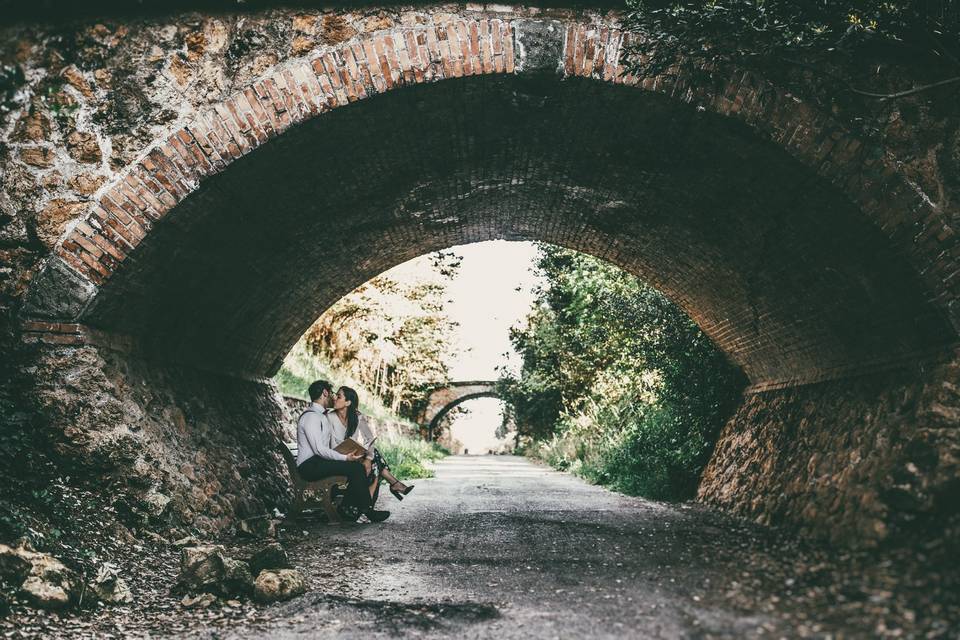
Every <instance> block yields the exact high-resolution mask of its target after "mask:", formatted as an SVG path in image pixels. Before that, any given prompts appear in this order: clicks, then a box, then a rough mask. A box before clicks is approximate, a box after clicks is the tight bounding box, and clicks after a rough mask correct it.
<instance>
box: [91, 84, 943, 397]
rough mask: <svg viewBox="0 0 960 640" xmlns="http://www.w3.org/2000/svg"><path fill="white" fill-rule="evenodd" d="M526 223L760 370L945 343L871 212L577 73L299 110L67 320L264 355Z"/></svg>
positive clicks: (196, 349)
mask: <svg viewBox="0 0 960 640" xmlns="http://www.w3.org/2000/svg"><path fill="white" fill-rule="evenodd" d="M501 238H503V239H517V240H520V239H522V240H542V241H546V242H551V243H555V244H558V245H562V246H565V247H569V248H573V249H577V250H579V251H583V252H585V253H589V254H591V255H594V256H597V257H600V258H603V259H606V260H609V261H611V262H613V263H615V264H617V265H619V266H621V267H623V268H624V269H626V270H628V271H629V272H631V273H634V274H636V275H638V276H640V277H642V278H644V279H646V280H647V281H649V282H650V283H651V284H653V285H654V286H656V287H657V288H659V289H661V290H662V291H664V292H665V293H666V294H667V295H668V296H670V297H671V298H672V299H674V300H675V301H676V302H677V303H679V304H680V305H681V306H682V307H683V308H684V309H685V310H686V311H687V312H688V313H690V314H691V316H692V317H693V318H694V319H695V321H697V322H698V323H699V324H700V326H701V327H702V328H703V329H704V330H705V331H706V333H707V334H708V335H709V336H710V337H711V338H712V339H713V340H714V341H716V343H717V344H718V345H719V346H720V348H721V349H723V350H724V351H725V352H726V353H727V354H728V355H729V357H730V358H731V359H732V360H733V361H734V362H735V363H736V364H738V365H739V366H741V367H742V368H743V370H744V371H745V373H746V374H747V375H748V377H749V378H750V380H751V382H752V383H754V384H761V385H762V384H779V383H792V382H804V381H811V380H816V379H822V378H824V377H829V376H830V375H834V374H840V373H842V372H846V371H849V370H851V368H856V367H863V366H869V365H872V364H877V363H888V362H895V361H898V360H903V359H909V358H915V357H917V355H918V354H923V353H927V352H930V351H936V350H940V349H942V348H943V347H944V346H945V345H948V344H950V343H952V342H953V340H954V332H953V330H952V328H951V327H950V326H949V324H948V323H947V321H946V320H945V319H944V317H943V316H942V314H941V313H940V312H939V311H938V310H937V309H935V308H934V307H933V306H931V304H929V303H928V301H927V300H928V299H929V298H930V297H931V296H929V294H928V292H926V291H925V290H924V287H923V286H922V284H921V283H920V282H919V280H918V278H917V276H916V275H915V273H914V271H913V270H912V269H911V267H910V266H909V265H908V264H907V263H906V261H905V260H904V259H903V258H902V257H900V256H899V255H898V254H897V253H896V252H895V251H894V250H893V249H892V248H891V247H890V245H889V241H888V240H887V238H886V237H885V236H883V235H882V234H881V233H880V231H879V230H878V229H876V228H875V227H874V226H873V225H872V224H871V223H869V222H868V221H866V220H865V219H864V217H863V216H862V214H861V213H860V212H859V211H858V209H857V208H856V207H855V206H854V205H853V204H852V203H851V202H850V200H849V199H848V198H846V197H845V196H844V195H843V194H842V193H840V192H839V191H838V190H837V189H835V188H834V187H832V186H831V185H830V184H828V183H827V182H826V181H825V180H823V179H822V178H820V177H818V176H817V175H815V174H814V173H812V172H811V171H810V170H808V169H807V168H805V167H804V166H803V165H801V164H800V163H799V162H798V161H797V160H795V159H793V158H792V157H791V156H790V155H788V154H787V153H786V152H784V151H783V150H782V149H780V148H778V147H777V146H775V145H774V144H772V143H770V142H768V141H764V140H761V139H759V138H758V137H757V136H756V135H755V134H754V133H753V132H752V131H751V130H750V129H749V128H747V127H746V126H745V125H743V124H742V123H739V122H737V121H734V120H731V119H729V118H724V117H721V116H718V115H715V114H710V113H704V112H700V111H698V110H696V109H695V108H693V107H691V106H688V105H685V104H681V103H677V102H676V101H673V100H671V99H669V98H667V97H665V96H662V95H659V94H652V93H647V92H642V91H639V90H636V89H634V88H630V87H624V86H619V85H610V84H604V83H600V82H596V81H591V80H584V79H579V78H573V79H567V80H563V81H561V80H559V79H557V78H555V77H543V78H540V77H535V76H533V77H515V76H480V77H471V78H462V79H454V80H447V81H444V82H441V83H437V84H433V85H420V86H413V87H405V88H401V89H397V90H394V91H391V92H389V93H387V94H384V95H379V96H374V97H370V98H368V99H366V100H363V101H360V102H358V103H354V104H351V105H349V106H346V107H341V108H339V109H336V110H334V111H332V112H330V113H327V114H324V115H323V116H321V117H317V118H314V119H312V120H310V121H307V122H305V123H303V124H300V125H297V126H295V127H293V128H291V129H289V130H288V131H287V132H285V133H284V134H282V135H280V136H279V137H278V138H276V139H275V140H273V141H271V142H269V143H268V144H266V145H264V146H263V147H261V148H260V149H258V150H256V151H254V152H252V153H250V154H249V155H247V156H245V157H243V158H241V159H239V160H237V161H235V162H234V163H233V164H232V165H230V166H229V167H227V168H226V169H225V170H223V171H222V172H221V173H219V174H218V175H215V176H213V177H212V178H210V179H208V180H206V181H205V182H203V183H202V184H201V185H200V187H199V188H198V189H197V190H196V191H195V192H193V193H192V194H191V195H189V196H188V197H186V199H185V200H183V201H182V202H181V203H180V204H179V205H178V206H176V207H175V208H174V209H173V210H172V211H171V212H170V213H168V214H167V216H166V217H164V218H163V219H162V220H160V221H159V222H158V223H157V224H156V227H155V228H154V229H152V231H151V233H150V234H149V235H148V236H147V237H146V238H145V239H144V240H143V241H142V242H141V243H140V245H139V246H138V247H137V249H136V251H135V252H134V253H133V254H132V255H131V256H130V257H128V258H127V260H126V261H125V262H123V263H122V264H121V265H120V267H119V268H118V270H117V272H116V273H115V274H114V275H113V276H112V277H111V278H110V279H109V280H108V281H107V282H106V284H104V286H103V287H102V288H101V289H100V290H99V292H98V293H97V295H96V297H95V299H94V302H93V304H92V305H90V307H89V308H88V309H87V311H86V312H85V314H84V317H83V318H82V321H83V322H85V323H87V324H89V325H92V326H94V327H97V328H99V329H103V330H107V331H112V332H118V333H121V334H126V335H130V336H134V337H135V338H137V339H138V340H139V341H140V342H141V343H142V344H143V345H144V347H145V348H146V349H147V350H148V351H150V352H153V353H157V354H161V355H163V356H164V357H167V358H172V359H175V360H179V361H184V362H191V363H199V364H203V365H206V366H215V367H217V368H221V369H225V370H230V371H236V372H243V373H246V374H252V375H270V374H272V373H273V372H274V371H276V369H277V368H278V367H279V364H280V362H281V361H282V358H283V356H284V354H285V353H286V352H287V350H288V349H289V348H290V346H291V345H292V344H293V343H294V342H295V341H296V339H297V338H298V337H299V336H300V335H301V334H302V333H303V331H304V330H305V329H306V328H307V327H308V326H309V325H310V323H311V322H312V321H313V320H314V319H315V318H316V317H317V316H318V315H319V314H320V313H321V312H322V311H323V310H324V309H325V308H327V307H328V306H329V305H330V304H332V303H333V302H335V301H336V300H337V299H338V298H339V297H340V296H342V295H343V294H345V293H347V292H348V291H350V290H351V289H353V288H354V287H356V286H358V285H360V284H362V283H363V282H364V281H366V280H368V279H369V278H371V277H373V276H375V275H377V274H378V273H380V272H382V271H384V270H386V269H388V268H390V267H391V266H394V265H395V264H398V263H400V262H403V261H405V260H408V259H410V258H413V257H415V256H418V255H421V254H424V253H427V252H430V251H434V250H438V249H442V248H445V247H449V246H452V245H457V244H465V243H470V242H477V241H483V240H491V239H501Z"/></svg>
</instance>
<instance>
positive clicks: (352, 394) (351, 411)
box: [340, 387, 360, 438]
mask: <svg viewBox="0 0 960 640" xmlns="http://www.w3.org/2000/svg"><path fill="white" fill-rule="evenodd" d="M340 391H341V392H342V393H343V397H344V398H346V399H347V402H349V403H350V405H349V406H348V407H347V437H348V438H352V437H353V434H354V433H356V432H357V425H358V424H360V416H358V415H357V410H358V409H359V408H360V398H359V397H358V396H357V392H356V391H354V390H353V389H351V388H350V387H340Z"/></svg>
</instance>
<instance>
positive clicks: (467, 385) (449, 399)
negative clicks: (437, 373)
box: [418, 380, 500, 440]
mask: <svg viewBox="0 0 960 640" xmlns="http://www.w3.org/2000/svg"><path fill="white" fill-rule="evenodd" d="M499 397H500V395H499V394H498V393H497V383H496V381H493V380H466V381H459V382H449V383H447V384H444V385H439V386H437V387H434V388H433V389H432V390H431V391H430V392H429V394H428V396H427V404H426V406H425V407H424V409H423V412H422V413H421V414H420V416H419V420H418V422H419V423H420V424H421V425H422V426H425V427H426V429H427V439H428V440H433V433H434V431H435V430H436V429H437V427H439V426H440V422H441V420H443V418H444V417H445V416H446V415H447V414H448V413H450V411H452V410H453V409H454V408H456V407H457V406H459V405H461V404H463V403H464V402H466V401H467V400H474V399H476V398H499Z"/></svg>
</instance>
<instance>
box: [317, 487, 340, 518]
mask: <svg viewBox="0 0 960 640" xmlns="http://www.w3.org/2000/svg"><path fill="white" fill-rule="evenodd" d="M321 504H322V505H323V511H324V513H326V514H327V522H329V523H330V524H340V523H341V522H343V520H342V519H341V518H340V514H339V513H337V508H336V507H335V506H334V504H333V487H327V489H326V491H324V492H323V499H322V500H321Z"/></svg>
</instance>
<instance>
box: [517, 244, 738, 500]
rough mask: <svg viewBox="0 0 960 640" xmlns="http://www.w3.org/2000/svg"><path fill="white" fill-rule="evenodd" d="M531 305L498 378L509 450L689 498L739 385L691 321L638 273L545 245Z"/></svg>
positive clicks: (597, 477) (659, 494) (592, 476)
mask: <svg viewBox="0 0 960 640" xmlns="http://www.w3.org/2000/svg"><path fill="white" fill-rule="evenodd" d="M540 252H541V253H540V258H539V261H538V265H537V268H538V270H539V271H540V275H541V276H542V278H543V280H542V281H543V282H544V283H545V284H544V285H542V286H541V287H540V288H539V289H538V290H537V291H536V292H535V293H536V296H537V300H536V305H535V308H534V309H533V311H532V312H531V314H530V315H529V316H528V318H527V321H526V326H525V327H524V328H519V329H514V330H513V332H512V334H511V341H512V342H513V345H514V347H515V348H516V350H517V352H518V353H519V354H520V355H521V357H522V360H523V363H522V367H521V371H520V373H519V375H516V376H511V375H504V376H503V377H501V379H500V380H499V382H498V386H499V390H500V393H501V394H502V395H501V397H503V398H504V400H505V401H506V406H507V410H506V415H505V417H504V425H511V426H512V428H515V429H516V430H517V441H518V448H519V449H520V451H522V452H524V453H526V454H527V455H530V456H532V457H535V458H538V459H541V460H543V461H545V462H547V463H549V464H550V465H552V466H554V467H556V468H558V469H563V470H569V471H571V472H573V473H576V474H577V475H580V476H582V477H584V478H586V479H588V480H590V481H591V482H594V483H597V484H603V485H608V486H610V487H611V488H613V489H616V490H618V491H622V492H624V493H628V494H632V495H642V496H646V497H649V498H655V499H664V500H682V499H686V498H689V497H692V496H693V494H694V492H695V490H696V486H697V482H698V479H699V476H700V473H701V471H702V470H703V467H704V465H705V464H706V462H707V460H708V458H709V456H710V453H711V451H712V450H713V445H714V443H715V441H716V438H717V435H718V433H719V430H720V428H721V427H722V425H723V422H724V420H725V419H726V418H727V417H728V415H729V414H730V413H731V412H732V410H733V408H734V407H735V405H736V401H737V399H738V396H739V392H740V390H741V388H742V386H743V384H744V379H743V377H742V374H741V373H740V372H739V370H737V369H736V368H735V367H734V366H732V365H731V364H730V363H729V362H728V361H727V360H726V359H725V357H724V356H723V354H721V353H720V351H719V350H718V349H717V348H716V347H715V346H714V345H713V343H712V342H711V341H710V340H709V339H708V338H707V337H706V336H705V335H704V334H703V332H701V331H700V329H699V328H698V327H697V326H696V325H695V324H694V323H693V322H692V321H691V320H690V318H689V317H688V316H687V315H686V314H685V313H684V312H683V311H682V310H681V309H679V308H678V307H677V306H676V305H674V304H673V303H672V302H670V301H669V300H668V299H667V298H665V297H664V296H663V295H662V294H660V293H659V292H657V291H655V290H654V289H652V288H650V287H648V286H646V285H645V284H643V283H642V282H640V281H639V280H638V279H637V278H635V277H633V276H631V275H630V274H628V273H626V272H624V271H622V270H620V269H618V268H617V267H614V266H612V265H609V264H606V263H604V262H601V261H599V260H597V259H595V258H591V257H589V256H586V255H584V254H580V253H576V252H574V251H569V250H566V249H561V248H558V247H553V246H549V245H542V246H541V248H540Z"/></svg>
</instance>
